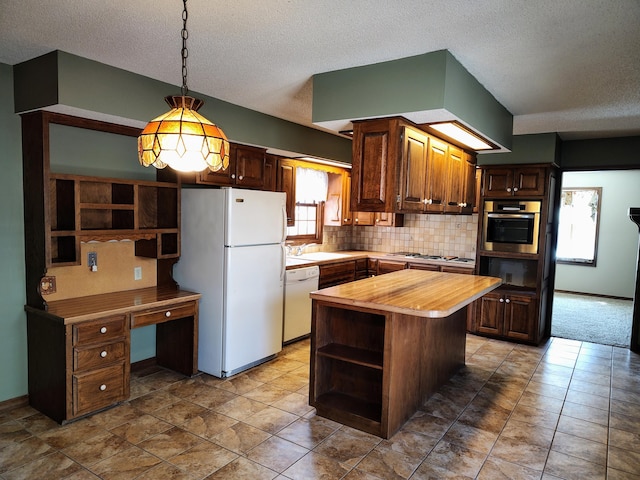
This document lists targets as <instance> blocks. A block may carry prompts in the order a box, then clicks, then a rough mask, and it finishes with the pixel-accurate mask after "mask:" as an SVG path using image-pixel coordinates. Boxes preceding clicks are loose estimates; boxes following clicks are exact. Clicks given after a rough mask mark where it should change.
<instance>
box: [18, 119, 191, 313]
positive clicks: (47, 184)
mask: <svg viewBox="0 0 640 480" xmlns="http://www.w3.org/2000/svg"><path fill="white" fill-rule="evenodd" d="M21 117H22V154H23V167H24V173H23V191H24V192H25V193H24V214H25V218H27V219H28V221H26V222H25V239H26V242H25V266H26V298H27V305H29V306H32V307H35V308H39V309H46V302H45V301H44V299H43V298H42V296H41V294H40V281H41V279H42V277H43V276H44V275H46V273H47V269H48V268H51V267H62V266H72V265H80V264H81V258H80V245H81V243H82V242H88V241H101V242H106V241H112V240H131V241H134V242H135V254H136V255H137V256H142V257H149V258H155V259H157V260H158V263H157V267H158V268H157V285H158V286H164V285H167V286H173V287H175V286H176V284H175V282H174V281H173V278H172V276H171V273H172V267H173V264H175V263H176V261H177V260H178V258H179V256H180V186H181V185H180V180H179V179H178V178H172V179H170V180H169V181H158V182H156V181H150V180H148V181H145V180H133V179H122V178H107V177H101V176H84V175H75V174H69V173H61V172H52V171H51V165H50V164H51V159H50V156H51V152H50V148H51V145H50V134H51V132H50V126H51V125H52V124H57V125H65V126H69V127H75V128H80V129H87V130H94V131H98V132H104V133H107V134H114V135H122V136H127V137H137V136H138V135H139V133H140V129H138V128H134V127H129V126H125V125H117V124H112V123H107V122H102V121H98V120H91V119H87V118H80V117H74V116H70V115H64V114H60V113H53V112H47V111H43V110H38V111H33V112H29V113H25V114H22V115H21Z"/></svg>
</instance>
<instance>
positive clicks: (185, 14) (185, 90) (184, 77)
mask: <svg viewBox="0 0 640 480" xmlns="http://www.w3.org/2000/svg"><path fill="white" fill-rule="evenodd" d="M182 3H183V5H184V8H183V10H182V51H181V53H182V89H181V92H182V96H183V97H184V96H186V95H187V94H188V93H189V88H188V87H187V57H188V56H189V50H187V38H189V32H188V31H187V18H188V17H189V13H188V12H187V0H182Z"/></svg>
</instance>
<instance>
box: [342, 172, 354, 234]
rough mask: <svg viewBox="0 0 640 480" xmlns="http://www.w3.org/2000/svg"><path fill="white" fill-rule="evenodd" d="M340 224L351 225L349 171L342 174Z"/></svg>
mask: <svg viewBox="0 0 640 480" xmlns="http://www.w3.org/2000/svg"><path fill="white" fill-rule="evenodd" d="M342 225H353V214H352V212H351V172H349V171H347V172H344V173H343V174H342Z"/></svg>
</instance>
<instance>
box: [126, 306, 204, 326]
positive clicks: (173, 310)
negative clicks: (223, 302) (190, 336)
mask: <svg viewBox="0 0 640 480" xmlns="http://www.w3.org/2000/svg"><path fill="white" fill-rule="evenodd" d="M195 314H196V302H188V303H181V304H178V305H175V306H171V307H165V308H155V309H153V310H147V311H143V312H135V313H132V314H131V328H137V327H144V326H145V325H153V324H156V323H162V322H167V321H169V320H173V319H175V318H184V317H193V316H194V315H195Z"/></svg>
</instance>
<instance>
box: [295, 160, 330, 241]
mask: <svg viewBox="0 0 640 480" xmlns="http://www.w3.org/2000/svg"><path fill="white" fill-rule="evenodd" d="M328 186H329V177H328V175H327V172H325V171H322V170H316V169H313V168H305V167H296V214H295V224H294V225H293V226H292V227H287V238H288V239H289V240H300V241H303V242H308V241H313V242H316V243H320V242H322V225H323V223H324V222H323V218H324V202H325V200H326V199H327V189H328Z"/></svg>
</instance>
